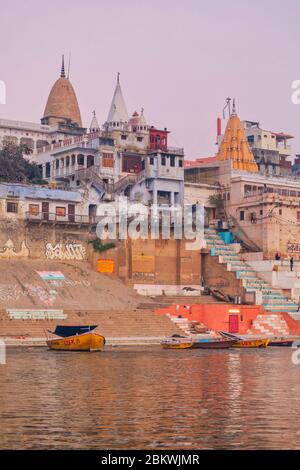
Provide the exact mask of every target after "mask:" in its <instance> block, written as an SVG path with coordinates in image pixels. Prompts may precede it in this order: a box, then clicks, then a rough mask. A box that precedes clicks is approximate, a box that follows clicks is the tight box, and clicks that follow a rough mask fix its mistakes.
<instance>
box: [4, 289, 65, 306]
mask: <svg viewBox="0 0 300 470" xmlns="http://www.w3.org/2000/svg"><path fill="white" fill-rule="evenodd" d="M56 295H57V293H56V292H55V291H50V292H49V291H48V290H46V289H44V288H43V287H41V286H36V285H33V284H25V285H24V288H21V287H20V286H19V285H17V284H0V300H1V301H4V302H7V301H11V300H13V301H15V300H19V299H21V298H23V297H33V298H38V299H39V300H40V301H41V302H42V303H43V304H45V305H47V306H51V305H53V303H54V302H55V299H56Z"/></svg>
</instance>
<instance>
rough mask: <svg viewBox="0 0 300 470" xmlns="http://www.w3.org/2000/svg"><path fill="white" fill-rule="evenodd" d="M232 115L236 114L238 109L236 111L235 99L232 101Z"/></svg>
mask: <svg viewBox="0 0 300 470" xmlns="http://www.w3.org/2000/svg"><path fill="white" fill-rule="evenodd" d="M232 114H236V109H235V98H233V101H232Z"/></svg>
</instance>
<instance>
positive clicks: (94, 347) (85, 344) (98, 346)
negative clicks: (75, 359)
mask: <svg viewBox="0 0 300 470" xmlns="http://www.w3.org/2000/svg"><path fill="white" fill-rule="evenodd" d="M46 343H47V345H48V346H49V348H50V349H53V350H55V351H103V349H104V345H105V338H104V336H102V335H99V334H97V333H93V332H87V333H83V334H81V335H73V336H68V337H66V338H54V339H47V341H46Z"/></svg>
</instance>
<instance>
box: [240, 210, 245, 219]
mask: <svg viewBox="0 0 300 470" xmlns="http://www.w3.org/2000/svg"><path fill="white" fill-rule="evenodd" d="M240 220H245V211H240Z"/></svg>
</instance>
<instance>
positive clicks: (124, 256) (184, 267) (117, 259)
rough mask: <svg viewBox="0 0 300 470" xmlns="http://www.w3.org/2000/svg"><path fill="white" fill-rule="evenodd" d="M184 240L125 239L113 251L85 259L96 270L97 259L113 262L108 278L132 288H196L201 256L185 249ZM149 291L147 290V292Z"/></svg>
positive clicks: (92, 254)
mask: <svg viewBox="0 0 300 470" xmlns="http://www.w3.org/2000/svg"><path fill="white" fill-rule="evenodd" d="M185 245H186V241H185V240H161V239H160V240H142V239H140V240H125V241H122V242H121V241H119V242H117V244H116V248H113V249H111V250H108V251H104V252H102V253H97V252H93V251H91V248H89V251H88V256H89V259H90V260H91V263H92V264H93V266H94V267H95V268H96V266H97V261H98V259H103V260H105V259H111V260H113V261H114V272H113V273H111V274H109V275H110V276H112V277H115V276H117V277H119V278H121V279H122V280H124V281H125V282H128V283H130V284H132V285H140V286H142V285H145V288H146V286H147V285H151V286H157V288H158V290H160V286H162V285H165V286H178V287H179V286H183V287H184V286H198V287H200V284H201V256H200V252H199V251H198V250H195V251H192V250H187V249H186V246H185ZM150 290H151V289H150Z"/></svg>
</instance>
